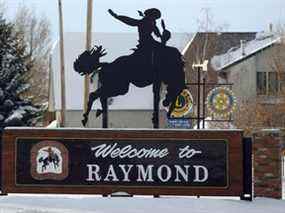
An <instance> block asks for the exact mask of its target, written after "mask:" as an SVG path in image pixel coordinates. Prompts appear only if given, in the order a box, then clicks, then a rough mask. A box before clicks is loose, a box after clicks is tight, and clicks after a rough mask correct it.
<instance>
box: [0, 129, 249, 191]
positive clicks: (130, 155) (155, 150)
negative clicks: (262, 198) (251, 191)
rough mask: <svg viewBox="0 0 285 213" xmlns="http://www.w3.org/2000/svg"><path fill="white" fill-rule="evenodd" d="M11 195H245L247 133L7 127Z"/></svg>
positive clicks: (7, 179)
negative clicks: (244, 138)
mask: <svg viewBox="0 0 285 213" xmlns="http://www.w3.org/2000/svg"><path fill="white" fill-rule="evenodd" d="M2 158H3V159H4V160H3V162H2V163H3V165H2V166H3V174H4V175H3V177H2V179H3V192H4V193H72V194H104V195H107V194H111V193H115V192H127V193H129V194H132V195H201V196H203V195H220V196H241V195H242V194H243V184H244V182H243V181H244V180H243V144H242V131H239V130H235V131H203V130H200V131H197V130H195V131H186V130H114V129H111V130H102V129H44V128H36V129H35V128H7V129H5V131H4V135H3V153H2Z"/></svg>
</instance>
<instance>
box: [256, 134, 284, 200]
mask: <svg viewBox="0 0 285 213" xmlns="http://www.w3.org/2000/svg"><path fill="white" fill-rule="evenodd" d="M282 147H283V139H282V134H281V131H280V130H262V131H259V132H256V133H255V134H254V142H253V155H254V163H253V165H254V196H256V197H270V198H277V199H281V198H282V174H281V173H282V170H281V164H282V162H281V155H282Z"/></svg>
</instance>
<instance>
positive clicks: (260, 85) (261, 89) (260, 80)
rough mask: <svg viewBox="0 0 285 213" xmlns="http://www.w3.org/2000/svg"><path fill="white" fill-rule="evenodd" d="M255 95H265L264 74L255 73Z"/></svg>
mask: <svg viewBox="0 0 285 213" xmlns="http://www.w3.org/2000/svg"><path fill="white" fill-rule="evenodd" d="M257 94H258V95H266V72H257Z"/></svg>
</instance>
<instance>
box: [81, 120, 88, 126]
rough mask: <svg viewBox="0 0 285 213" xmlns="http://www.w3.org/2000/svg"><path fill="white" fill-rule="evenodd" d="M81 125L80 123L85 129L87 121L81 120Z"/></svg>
mask: <svg viewBox="0 0 285 213" xmlns="http://www.w3.org/2000/svg"><path fill="white" fill-rule="evenodd" d="M81 123H82V125H83V126H84V127H85V126H86V123H87V120H86V119H84V120H81Z"/></svg>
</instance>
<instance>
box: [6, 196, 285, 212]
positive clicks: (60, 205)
mask: <svg viewBox="0 0 285 213" xmlns="http://www.w3.org/2000/svg"><path fill="white" fill-rule="evenodd" d="M58 212H60V213H63V212H64V213H75V212H78V213H79V212H80V213H81V212H84V213H91V212H92V213H152V212H155V213H160V212H161V213H224V212H225V213H284V212H285V201H284V200H274V199H267V198H256V199H255V200H254V201H253V202H248V201H240V200H237V199H230V198H222V199H217V198H215V199H212V198H204V197H203V198H193V197H162V198H152V197H133V198H122V197H120V198H114V197H112V198H110V197H108V198H103V197H98V196H67V195H66V196H58V195H9V196H3V197H0V213H58Z"/></svg>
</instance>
